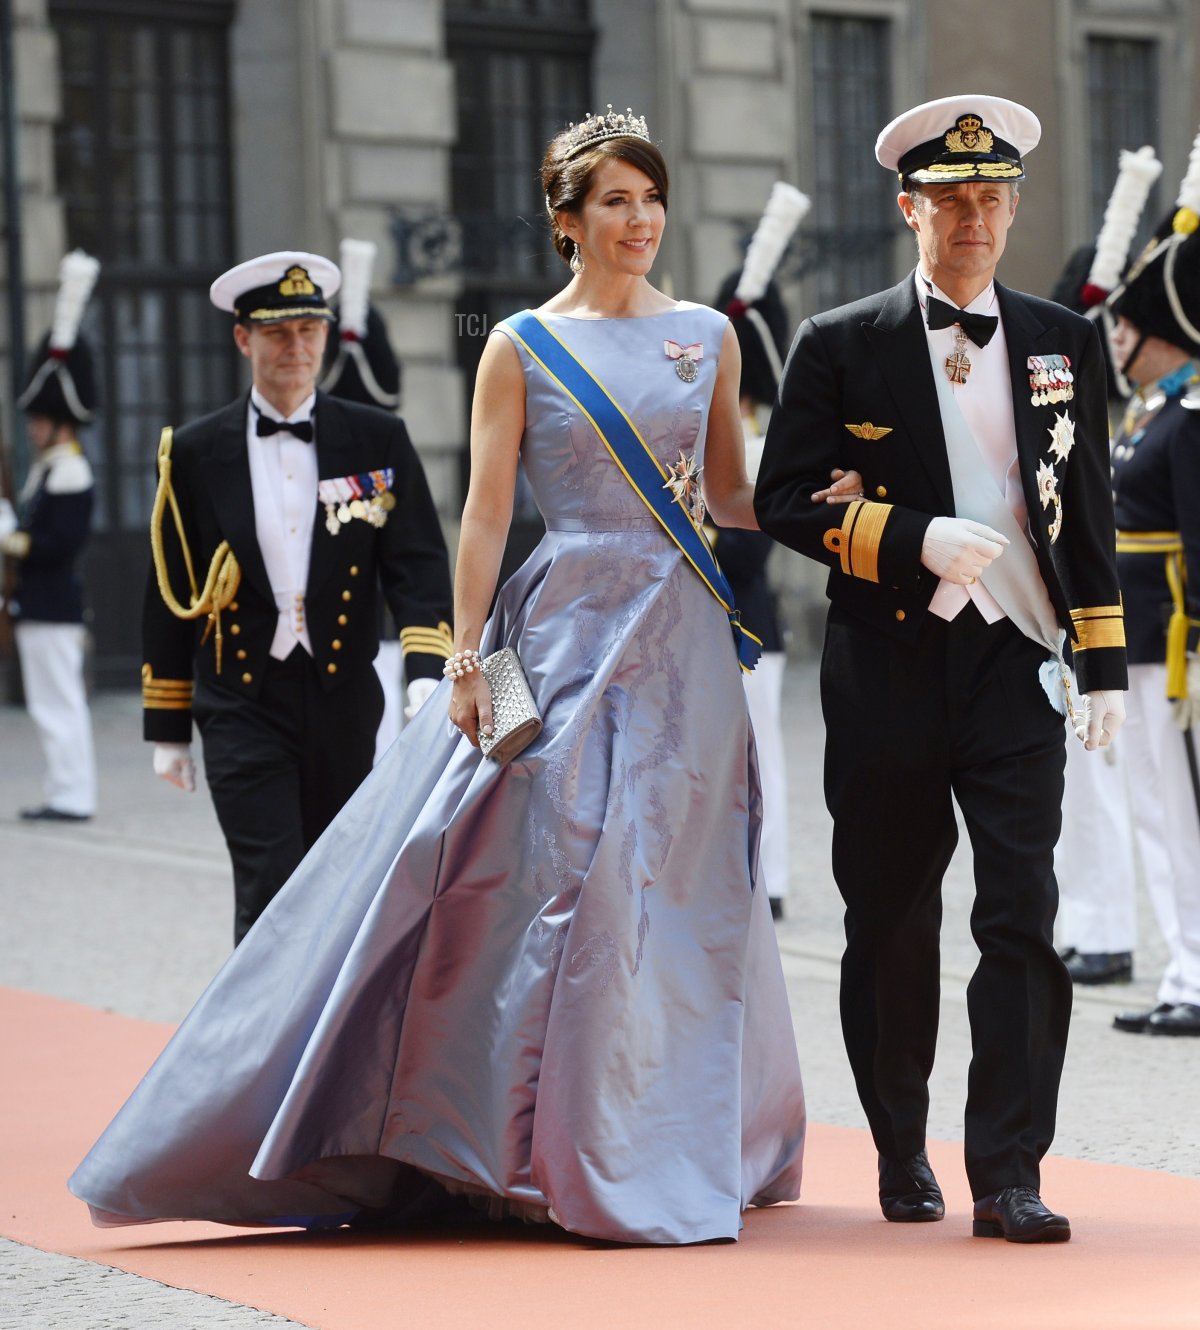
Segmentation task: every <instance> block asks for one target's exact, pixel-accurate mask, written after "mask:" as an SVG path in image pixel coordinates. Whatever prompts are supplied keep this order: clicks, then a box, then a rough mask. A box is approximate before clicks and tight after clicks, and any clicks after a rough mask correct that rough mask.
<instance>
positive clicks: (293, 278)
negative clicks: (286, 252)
mask: <svg viewBox="0 0 1200 1330" xmlns="http://www.w3.org/2000/svg"><path fill="white" fill-rule="evenodd" d="M316 293H317V288H316V287H315V286H314V285H313V283H312V278H311V277H310V276H309V275H308V272H307V271H306V270H305V269H304V268H301V267H300V266H299V265H298V264H297V266H296V267H294V268H289V269H288V270H287V275H286V276H285V277H284V279H283V281H282V282H280V283H279V294H280V295H281V296H314V295H316Z"/></svg>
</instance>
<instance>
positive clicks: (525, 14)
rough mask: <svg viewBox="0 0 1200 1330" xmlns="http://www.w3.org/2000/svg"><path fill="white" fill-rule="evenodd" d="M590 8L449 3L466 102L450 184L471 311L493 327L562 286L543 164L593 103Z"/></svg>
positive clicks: (527, 0) (452, 50)
mask: <svg viewBox="0 0 1200 1330" xmlns="http://www.w3.org/2000/svg"><path fill="white" fill-rule="evenodd" d="M588 9H589V5H588V0H451V3H449V4H448V5H447V46H448V50H449V54H450V58H451V60H452V61H453V63H454V72H455V86H456V89H457V98H458V141H457V143H456V144H455V145H454V149H453V153H452V156H451V192H452V198H453V205H454V211H455V215H456V216H457V218H458V220H459V223H460V225H461V226H462V229H463V256H462V257H463V266H464V269H465V274H464V275H465V278H466V286H467V292H466V296H465V303H464V308H466V307H467V306H471V307H472V308H473V309H474V310H475V312H477V313H479V314H481V315H486V316H487V319H488V322H489V325H490V323H491V322H494V321H495V320H496V319H497V318H503V317H504V315H506V314H510V313H512V311H513V310H514V309H519V308H520V307H521V306H522V305H523V304H528V303H529V302H530V301H531V300H535V301H536V300H540V299H545V297H546V296H547V295H548V294H550V293H551V292H552V291H554V290H555V289H557V287H558V286H560V285H561V284H562V280H563V277H564V273H563V270H562V265H561V262H560V260H559V259H558V256H557V255H556V254H555V253H554V248H553V246H552V245H551V243H550V235H549V231H548V229H547V227H546V213H545V206H544V203H543V199H542V188H541V184H540V182H539V179H538V172H539V168H540V166H541V160H542V152H543V150H544V148H545V146H546V143H547V141H548V140H549V139H550V138H551V137H552V136H553V135H554V134H555V133H556V132H557V131H558V130H559V129H561V128H562V127H563V126H564V125H565V124H566V123H567V122H568V121H570V120H577V119H579V117H580V115H581V113H582V112H583V111H586V110H587V109H588V108H589V107H590V104H591V103H590V97H591V74H590V69H591V50H592V44H593V40H594V38H593V33H592V29H591V25H590V22H589V13H588ZM477 326H482V323H480V324H479V325H477ZM479 349H480V348H476V350H475V358H476V359H477V358H478V354H479Z"/></svg>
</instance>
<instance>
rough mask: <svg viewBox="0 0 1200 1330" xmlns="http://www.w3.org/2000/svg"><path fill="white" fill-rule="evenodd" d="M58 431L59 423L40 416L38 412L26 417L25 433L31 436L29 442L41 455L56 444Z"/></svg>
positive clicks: (32, 412) (30, 413)
mask: <svg viewBox="0 0 1200 1330" xmlns="http://www.w3.org/2000/svg"><path fill="white" fill-rule="evenodd" d="M57 430H58V422H57V421H54V420H51V419H50V417H49V416H39V415H38V414H37V412H36V411H31V412H29V413H28V414H27V415H26V417H25V432H26V433H27V434H28V435H29V442H30V443H32V444H33V446H34V448H35V449H36V450H37V451H38V452H39V453H40V452H44V451H45V450H46V449H47V448H49V447H50V445H51V444H52V443H53V442H54V435H55V433H56V432H57Z"/></svg>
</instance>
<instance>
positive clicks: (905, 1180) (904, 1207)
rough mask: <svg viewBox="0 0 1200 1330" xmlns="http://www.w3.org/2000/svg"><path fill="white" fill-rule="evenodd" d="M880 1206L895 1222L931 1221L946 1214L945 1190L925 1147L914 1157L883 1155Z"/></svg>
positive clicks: (887, 1217) (927, 1222) (880, 1173)
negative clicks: (940, 1183)
mask: <svg viewBox="0 0 1200 1330" xmlns="http://www.w3.org/2000/svg"><path fill="white" fill-rule="evenodd" d="M879 1208H880V1209H881V1210H882V1211H883V1217H884V1219H886V1220H888V1221H889V1222H890V1223H892V1224H929V1223H932V1222H933V1221H934V1220H935V1219H942V1218H944V1217H945V1214H946V1202H945V1201H944V1200H943V1199H942V1189H941V1188H940V1187H939V1186H938V1184H937V1178H935V1177H934V1176H933V1169H931V1168H930V1167H929V1159H928V1157H927V1156H926V1154H925V1151H924V1150H922V1151H921V1153H920V1154H917V1155H913V1156H912V1158H911V1159H903V1160H895V1159H885V1158H884V1157H883V1155H880V1156H879Z"/></svg>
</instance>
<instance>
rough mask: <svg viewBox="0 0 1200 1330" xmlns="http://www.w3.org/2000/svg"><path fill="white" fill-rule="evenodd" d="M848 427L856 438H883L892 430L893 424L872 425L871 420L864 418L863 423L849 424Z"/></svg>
mask: <svg viewBox="0 0 1200 1330" xmlns="http://www.w3.org/2000/svg"><path fill="white" fill-rule="evenodd" d="M846 428H847V429H848V430H849V431H850V433H851V434H853V435H854V437H855V438H856V439H872V440H873V439H882V438H883V437H884V435H885V434H890V433H891V432H892V426H891V425H872V424H871V422H870V421H869V420H864V421H863V423H862V424H861V425H847V426H846Z"/></svg>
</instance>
